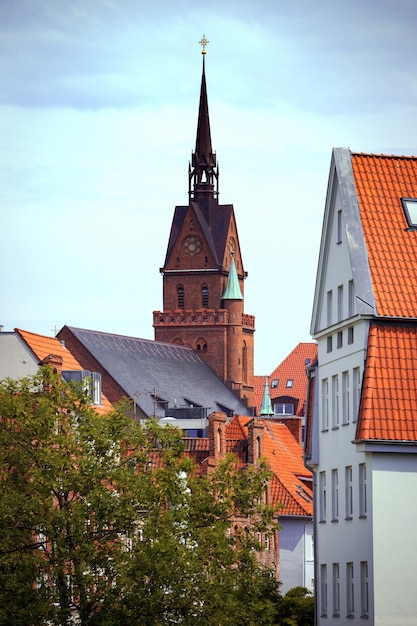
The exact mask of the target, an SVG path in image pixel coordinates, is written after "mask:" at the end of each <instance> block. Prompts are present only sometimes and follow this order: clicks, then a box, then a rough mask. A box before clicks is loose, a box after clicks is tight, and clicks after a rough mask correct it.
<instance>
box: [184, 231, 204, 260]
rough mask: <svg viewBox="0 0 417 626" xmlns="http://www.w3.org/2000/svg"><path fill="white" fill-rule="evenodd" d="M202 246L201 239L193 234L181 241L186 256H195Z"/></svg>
mask: <svg viewBox="0 0 417 626" xmlns="http://www.w3.org/2000/svg"><path fill="white" fill-rule="evenodd" d="M202 247H203V246H202V243H201V239H200V238H199V237H196V236H195V235H189V236H188V237H186V238H185V239H184V241H183V242H182V251H183V252H184V254H187V255H188V256H195V255H196V254H199V252H201V249H202Z"/></svg>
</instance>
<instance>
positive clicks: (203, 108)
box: [189, 35, 219, 210]
mask: <svg viewBox="0 0 417 626" xmlns="http://www.w3.org/2000/svg"><path fill="white" fill-rule="evenodd" d="M200 44H201V45H202V46H203V50H202V55H203V74H202V77H201V89H200V105H199V109H198V122H197V138H196V142H195V151H194V152H193V153H192V156H191V166H190V168H189V194H190V198H191V199H193V200H196V201H197V202H200V203H201V204H202V208H203V210H204V208H205V205H207V200H208V198H214V197H217V195H218V175H219V174H218V168H217V161H216V155H215V153H214V152H213V149H212V147H211V133H210V118H209V110H208V100H207V85H206V72H205V55H206V50H205V47H206V45H207V44H208V41H207V39H206V38H205V35H203V38H202V40H201V41H200ZM215 186H216V188H215Z"/></svg>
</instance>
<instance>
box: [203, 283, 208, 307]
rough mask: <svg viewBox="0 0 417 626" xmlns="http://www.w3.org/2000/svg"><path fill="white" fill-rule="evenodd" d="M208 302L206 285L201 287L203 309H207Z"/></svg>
mask: <svg viewBox="0 0 417 626" xmlns="http://www.w3.org/2000/svg"><path fill="white" fill-rule="evenodd" d="M208 301H209V298H208V287H207V286H206V285H203V286H202V287H201V305H202V306H203V307H204V308H207V307H208Z"/></svg>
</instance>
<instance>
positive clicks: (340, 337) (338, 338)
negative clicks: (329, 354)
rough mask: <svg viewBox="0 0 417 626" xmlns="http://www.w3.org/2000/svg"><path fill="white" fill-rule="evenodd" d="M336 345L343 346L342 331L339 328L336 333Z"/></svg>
mask: <svg viewBox="0 0 417 626" xmlns="http://www.w3.org/2000/svg"><path fill="white" fill-rule="evenodd" d="M337 347H338V348H342V347H343V332H342V331H341V330H339V332H338V333H337Z"/></svg>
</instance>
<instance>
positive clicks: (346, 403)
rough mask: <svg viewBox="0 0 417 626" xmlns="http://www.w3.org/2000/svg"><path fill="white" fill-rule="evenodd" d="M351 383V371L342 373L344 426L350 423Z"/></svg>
mask: <svg viewBox="0 0 417 626" xmlns="http://www.w3.org/2000/svg"><path fill="white" fill-rule="evenodd" d="M349 385H350V383H349V371H346V372H342V424H345V425H346V424H349V421H350V386H349Z"/></svg>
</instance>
